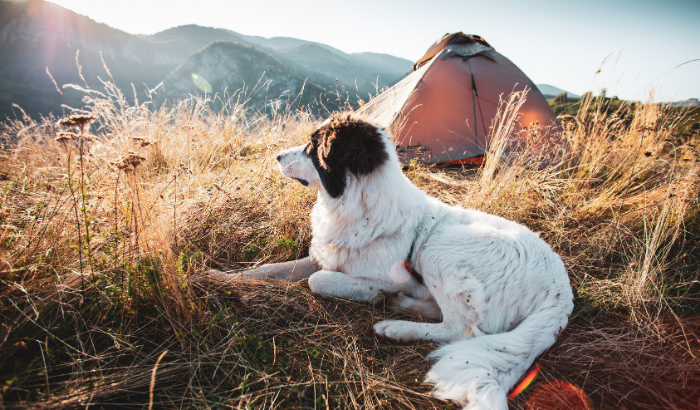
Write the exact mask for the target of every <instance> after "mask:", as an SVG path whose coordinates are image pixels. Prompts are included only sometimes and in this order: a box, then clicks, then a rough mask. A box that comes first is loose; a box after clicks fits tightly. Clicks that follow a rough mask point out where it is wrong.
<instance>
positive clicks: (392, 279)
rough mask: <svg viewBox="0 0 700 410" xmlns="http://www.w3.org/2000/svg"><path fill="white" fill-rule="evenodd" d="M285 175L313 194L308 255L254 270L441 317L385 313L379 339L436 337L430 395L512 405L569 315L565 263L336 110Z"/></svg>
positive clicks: (289, 153) (469, 405)
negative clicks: (433, 181) (444, 196)
mask: <svg viewBox="0 0 700 410" xmlns="http://www.w3.org/2000/svg"><path fill="white" fill-rule="evenodd" d="M276 159H277V161H278V163H279V169H280V171H281V173H282V174H283V175H285V176H286V177H289V178H292V179H295V180H297V181H298V182H299V183H301V184H302V185H304V186H305V187H308V188H317V189H318V200H317V202H316V204H315V206H314V207H313V210H312V212H311V228H312V240H311V245H310V249H309V256H308V257H307V258H304V259H300V260H297V261H291V262H285V263H280V264H270V265H265V266H262V267H260V268H258V269H255V270H252V271H248V272H246V274H247V275H250V276H257V277H268V278H270V277H271V278H282V279H290V280H300V279H304V278H308V283H309V287H310V288H311V290H312V291H313V292H315V293H318V294H321V295H332V296H339V297H345V298H351V299H355V300H358V301H363V302H370V303H375V302H376V301H377V300H381V299H383V298H385V297H386V296H387V295H389V299H388V300H389V302H388V303H389V304H390V305H392V306H396V307H398V308H402V309H406V310H409V311H411V312H413V313H415V314H418V315H421V316H423V317H425V318H431V319H435V320H438V321H439V322H437V323H420V322H413V321H404V320H384V321H381V322H378V323H376V324H375V325H374V331H375V333H376V335H377V336H378V337H380V338H384V339H388V340H390V341H396V342H401V343H409V342H414V341H418V340H431V341H434V342H437V343H439V344H441V345H442V347H440V348H438V349H437V350H435V351H434V352H432V353H431V354H430V355H429V358H431V359H434V360H435V364H434V365H433V367H432V368H431V370H430V371H429V372H428V374H427V376H426V379H425V382H426V383H429V384H432V385H433V386H434V392H433V394H434V396H436V397H438V398H441V399H446V400H453V401H454V402H456V403H457V404H459V405H461V406H464V409H507V408H508V403H507V398H506V393H507V392H508V391H509V390H510V389H511V388H512V387H513V385H514V384H515V383H516V382H517V381H518V379H519V378H520V377H521V376H522V375H523V374H524V373H525V372H526V371H527V369H528V368H529V367H530V366H531V365H532V363H533V361H534V359H535V358H536V357H537V356H539V355H540V354H542V353H543V352H544V351H545V350H546V349H547V348H549V347H550V346H551V345H552V344H554V342H555V338H556V336H557V335H558V334H559V333H560V332H561V331H562V329H564V328H565V327H566V325H567V323H568V318H569V315H570V314H571V312H572V310H573V294H572V291H571V286H570V284H569V277H568V274H567V272H566V269H565V267H564V263H563V261H562V259H561V258H560V257H559V256H558V255H557V254H556V253H555V252H554V251H553V250H552V248H551V247H550V246H549V245H548V244H547V243H546V242H544V241H543V240H542V239H540V238H539V236H538V235H537V234H535V233H533V232H532V231H530V230H529V229H528V228H526V227H524V226H522V225H519V224H517V223H515V222H512V221H509V220H506V219H503V218H500V217H497V216H494V215H489V214H486V213H483V212H480V211H476V210H470V209H463V208H460V207H454V206H448V205H446V204H444V203H442V202H440V201H438V200H437V199H435V198H432V197H429V196H428V195H427V194H425V193H424V192H423V191H421V190H420V189H418V188H417V187H416V186H414V185H413V184H412V183H411V182H410V181H409V180H408V178H406V177H405V176H404V174H403V172H402V169H401V165H400V163H399V160H398V157H397V154H396V152H395V149H394V144H393V143H392V139H391V136H390V135H389V134H388V133H387V132H385V131H384V130H382V129H380V128H378V127H376V126H374V125H372V124H370V123H368V122H365V121H363V120H362V119H360V118H358V117H355V116H354V115H352V114H336V115H334V116H332V117H331V118H330V119H329V120H327V121H326V122H325V123H324V124H322V126H321V127H320V128H319V129H317V130H316V131H315V132H314V133H313V134H312V135H311V141H310V142H309V143H308V144H304V145H301V146H298V147H295V148H290V149H287V150H285V151H282V152H280V153H279V154H278V155H277V158H276Z"/></svg>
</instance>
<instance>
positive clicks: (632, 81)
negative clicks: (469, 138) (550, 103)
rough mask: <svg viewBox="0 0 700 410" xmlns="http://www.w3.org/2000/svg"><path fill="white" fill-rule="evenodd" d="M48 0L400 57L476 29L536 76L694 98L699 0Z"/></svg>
mask: <svg viewBox="0 0 700 410" xmlns="http://www.w3.org/2000/svg"><path fill="white" fill-rule="evenodd" d="M53 2H54V3H56V4H59V5H61V6H63V7H65V8H68V9H70V10H73V11H75V12H77V13H80V14H83V15H86V16H88V17H90V18H92V19H93V20H95V21H98V22H100V23H105V24H107V25H109V26H111V27H114V28H117V29H120V30H123V31H126V32H128V33H132V34H153V33H157V32H159V31H162V30H165V29H168V28H171V27H176V26H180V25H185V24H197V25H200V26H206V27H216V28H225V29H229V30H233V31H236V32H238V33H241V34H246V35H257V36H263V37H294V38H299V39H303V40H310V41H316V42H320V43H324V44H327V45H330V46H333V47H335V48H338V49H340V50H342V51H344V52H347V53H356V52H364V51H369V52H376V53H386V54H391V55H394V56H397V57H402V58H405V59H408V60H411V61H415V60H417V59H418V58H420V57H421V56H422V55H423V53H424V52H425V51H426V50H427V49H428V47H430V45H431V44H432V43H433V42H435V41H436V40H437V39H438V38H440V37H441V36H442V35H443V34H445V33H448V32H450V33H451V32H457V31H462V32H464V33H467V34H478V35H480V36H482V37H483V38H484V39H485V40H486V41H488V42H489V43H490V44H491V45H492V46H493V47H494V48H495V49H496V50H497V51H498V52H500V53H501V54H503V55H504V56H506V57H507V58H509V59H510V60H511V61H513V62H514V63H515V64H516V65H517V66H518V67H520V69H522V70H523V71H524V72H525V74H527V75H528V76H529V77H530V79H531V80H532V81H534V82H535V83H536V84H542V83H544V84H550V85H553V86H555V87H559V88H561V89H564V90H567V91H569V92H572V93H574V94H579V95H580V94H582V93H584V92H586V91H593V92H594V93H596V94H597V93H598V92H599V91H600V90H601V89H602V88H606V89H607V95H609V96H610V95H617V96H618V97H619V98H623V99H629V100H643V101H647V100H648V98H649V93H650V92H652V91H653V92H654V100H655V101H677V100H684V99H688V98H700V0H665V1H650V0H585V1H568V0H560V1H550V0H530V1H525V0H477V1H472V0H461V1H458V0H431V1H425V0H424V1H417V0H352V1H342V2H341V1H338V0H295V1H293V0H255V1H254V0H246V1H240V0H195V1H180V0H169V1H162V0H161V1H157V0H53ZM692 60H699V61H692ZM684 63H685V64H684ZM679 66H680V67H679ZM598 70H600V72H598ZM597 72H598V73H597ZM596 73H597V74H596Z"/></svg>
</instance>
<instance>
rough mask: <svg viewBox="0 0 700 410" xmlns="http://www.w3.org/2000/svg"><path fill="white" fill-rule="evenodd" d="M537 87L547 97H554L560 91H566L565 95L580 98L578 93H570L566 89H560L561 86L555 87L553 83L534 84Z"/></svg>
mask: <svg viewBox="0 0 700 410" xmlns="http://www.w3.org/2000/svg"><path fill="white" fill-rule="evenodd" d="M536 85H537V88H538V89H539V90H540V92H541V93H542V94H543V95H544V96H545V98H547V99H551V98H554V97H555V96H557V95H559V94H561V93H566V94H567V96H569V97H571V98H581V96H580V95H576V94H574V93H570V92H568V91H566V90H562V89H561V88H557V87H555V86H553V85H549V84H536Z"/></svg>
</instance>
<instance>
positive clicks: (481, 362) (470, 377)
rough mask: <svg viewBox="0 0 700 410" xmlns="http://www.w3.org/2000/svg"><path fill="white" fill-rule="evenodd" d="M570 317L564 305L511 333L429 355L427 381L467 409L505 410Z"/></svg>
mask: <svg viewBox="0 0 700 410" xmlns="http://www.w3.org/2000/svg"><path fill="white" fill-rule="evenodd" d="M560 303H561V302H560ZM569 304H570V306H571V308H573V303H571V302H569ZM570 312H571V309H568V310H567V309H566V308H563V306H561V305H559V306H552V305H550V306H548V307H541V308H540V309H539V310H537V311H535V312H533V313H531V314H530V315H529V316H528V317H527V318H526V319H525V320H523V321H522V322H521V323H520V324H519V325H518V326H517V327H516V328H515V329H513V330H511V331H510V332H507V333H498V334H492V335H483V336H477V337H474V338H471V339H466V340H460V341H457V342H453V343H450V344H448V345H446V346H443V347H441V348H439V349H438V350H436V351H434V352H432V353H431V354H430V355H429V356H428V357H429V358H432V359H435V360H436V363H435V365H434V366H433V367H432V369H430V371H429V372H428V375H427V376H426V378H425V382H426V383H430V384H433V385H434V386H435V391H434V392H433V395H434V396H435V397H438V398H441V399H445V400H453V401H456V402H457V403H459V404H460V405H462V406H465V407H464V409H484V410H485V409H498V410H502V409H503V410H506V409H508V401H507V399H506V393H507V392H508V391H509V390H510V389H511V388H512V387H513V385H514V384H515V382H517V381H518V379H519V378H520V377H521V376H522V375H523V374H524V373H525V371H527V369H528V368H529V367H530V365H532V362H533V361H534V360H535V358H536V357H537V356H539V355H540V354H542V353H543V352H544V351H545V350H546V349H547V348H549V347H550V346H551V345H552V344H554V341H555V337H556V336H557V334H559V332H560V331H561V330H562V329H563V328H564V327H566V324H567V322H568V316H569V313H570Z"/></svg>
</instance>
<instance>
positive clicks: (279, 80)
mask: <svg viewBox="0 0 700 410" xmlns="http://www.w3.org/2000/svg"><path fill="white" fill-rule="evenodd" d="M192 73H196V74H197V75H199V76H201V77H203V78H205V79H206V80H208V83H209V85H211V88H212V89H211V90H210V91H209V92H210V93H219V95H225V94H226V95H231V94H233V93H234V92H236V91H237V90H240V89H243V88H244V87H245V94H244V96H242V98H241V100H240V101H244V98H245V100H248V104H249V105H250V106H253V107H256V108H262V107H263V106H264V105H265V103H266V102H268V101H277V102H278V104H279V105H280V106H284V105H286V104H287V103H288V102H289V101H294V100H295V99H296V98H297V96H298V95H299V94H300V93H301V91H302V88H303V91H304V92H303V94H302V95H301V96H300V97H299V99H298V104H299V105H308V104H309V103H310V102H312V101H313V100H314V99H318V98H319V95H320V94H322V93H323V89H321V88H320V87H319V86H317V85H316V84H313V83H306V84H305V80H304V79H303V78H300V77H298V76H296V75H294V74H293V73H292V72H291V71H290V70H289V69H288V68H287V67H286V66H285V65H284V64H282V63H281V62H280V61H279V60H277V59H276V58H274V57H272V56H271V55H269V54H267V53H265V52H262V51H260V50H258V49H256V48H254V47H251V46H245V45H242V44H239V43H234V42H230V41H214V42H212V43H209V45H207V46H206V47H204V48H203V49H201V50H199V51H198V52H196V53H194V54H192V55H191V56H189V57H188V58H187V60H186V61H185V62H184V63H183V64H181V65H180V66H178V67H177V69H175V70H174V71H173V72H171V73H170V74H168V76H167V77H166V78H165V81H164V82H163V84H164V87H165V92H166V95H167V97H168V98H169V99H184V98H187V97H188V96H189V95H190V94H201V89H199V88H197V86H196V85H195V83H194V82H193V81H192ZM263 73H264V74H263ZM256 86H257V89H255V87H256Z"/></svg>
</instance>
